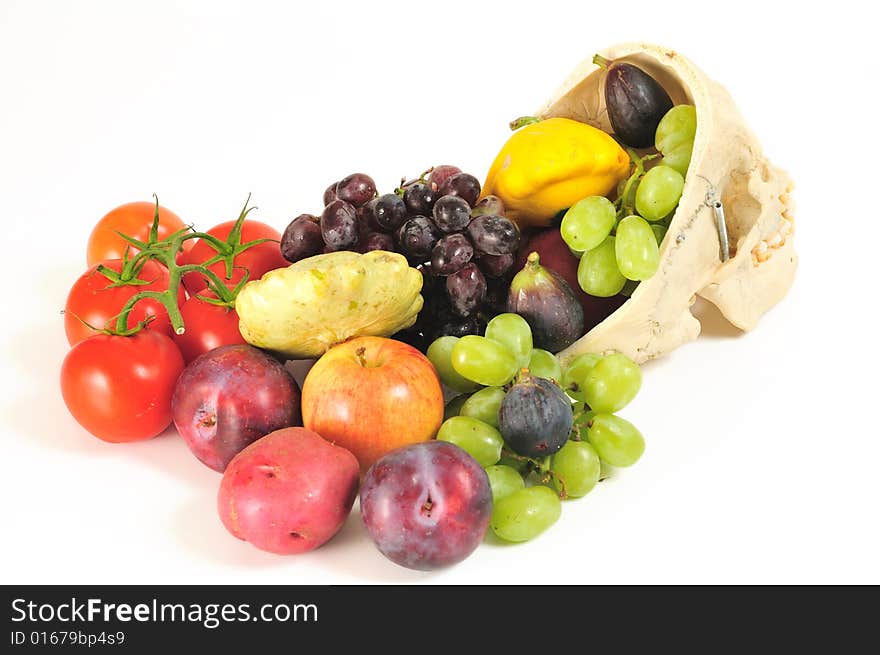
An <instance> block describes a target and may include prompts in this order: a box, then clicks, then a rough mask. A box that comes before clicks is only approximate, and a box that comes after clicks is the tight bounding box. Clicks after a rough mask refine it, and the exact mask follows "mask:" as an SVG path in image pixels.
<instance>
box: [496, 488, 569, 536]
mask: <svg viewBox="0 0 880 655" xmlns="http://www.w3.org/2000/svg"><path fill="white" fill-rule="evenodd" d="M561 514H562V503H561V502H560V501H559V496H557V495H556V492H554V491H553V490H552V489H550V488H549V487H544V486H535V487H526V488H525V489H520V490H518V491H514V492H513V493H512V494H510V495H508V496H505V497H504V498H501V499H500V500H499V501H498V502H497V503H495V507H494V508H493V509H492V521H491V526H492V531H493V532H494V533H495V534H496V535H498V537H500V538H501V539H504V540H505V541H514V542H522V541H528V540H529V539H534V538H535V537H537V536H538V535H539V534H541V533H542V532H544V530H546V529H547V528H549V527H550V526H551V525H553V524H554V523H556V521H558V520H559V516H560V515H561Z"/></svg>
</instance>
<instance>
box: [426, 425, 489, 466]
mask: <svg viewBox="0 0 880 655" xmlns="http://www.w3.org/2000/svg"><path fill="white" fill-rule="evenodd" d="M437 439H438V440H439V441H448V442H449V443H454V444H455V445H456V446H458V447H459V448H462V449H464V450H465V451H467V453H468V454H469V455H470V456H471V457H473V458H474V459H475V460H477V461H478V462H479V463H480V466H483V467H486V466H492V465H493V464H496V463H497V462H498V460H499V459H501V448H502V447H503V446H504V440H503V439H502V438H501V433H500V432H498V430H496V429H495V428H493V427H492V426H491V425H489V424H488V423H483V422H482V421H480V420H477V419H475V418H472V417H470V416H453V417H452V418H450V419H447V420H446V421H444V422H443V425H441V426H440V431H439V432H438V433H437Z"/></svg>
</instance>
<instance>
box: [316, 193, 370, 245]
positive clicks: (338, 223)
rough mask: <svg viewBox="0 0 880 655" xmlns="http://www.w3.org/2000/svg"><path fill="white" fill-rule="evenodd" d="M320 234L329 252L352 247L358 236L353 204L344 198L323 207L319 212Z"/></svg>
mask: <svg viewBox="0 0 880 655" xmlns="http://www.w3.org/2000/svg"><path fill="white" fill-rule="evenodd" d="M321 234H322V235H323V236H324V243H325V244H326V245H327V248H328V249H329V250H330V251H331V252H332V251H334V250H349V249H351V248H354V247H355V246H356V245H357V242H358V239H359V238H360V232H359V230H358V220H357V210H356V209H355V207H354V205H352V204H351V203H348V202H345V201H344V200H334V201H333V202H331V203H330V204H329V205H327V206H326V207H324V213H323V214H321Z"/></svg>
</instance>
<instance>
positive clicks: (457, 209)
mask: <svg viewBox="0 0 880 655" xmlns="http://www.w3.org/2000/svg"><path fill="white" fill-rule="evenodd" d="M432 216H433V217H434V223H435V224H436V225H437V227H438V228H439V229H440V231H441V232H446V233H447V234H448V233H450V232H461V231H462V230H463V229H465V228H466V227H467V226H468V223H470V222H471V206H470V205H469V204H467V201H465V199H464V198H459V197H458V196H443V197H442V198H439V199H438V200H437V202H436V203H434V210H433V212H432Z"/></svg>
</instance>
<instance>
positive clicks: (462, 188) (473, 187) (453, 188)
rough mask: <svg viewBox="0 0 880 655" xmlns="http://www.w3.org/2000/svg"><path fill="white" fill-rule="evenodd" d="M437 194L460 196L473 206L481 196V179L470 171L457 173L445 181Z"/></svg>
mask: <svg viewBox="0 0 880 655" xmlns="http://www.w3.org/2000/svg"><path fill="white" fill-rule="evenodd" d="M437 195H438V197H440V196H459V197H460V198H464V200H465V202H467V204H468V205H469V206H471V207H473V206H474V205H476V204H477V198H479V197H480V181H479V180H478V179H477V178H475V177H474V176H473V175H470V174H468V173H456V174H455V175H452V176H450V177H448V178H446V179H445V180H444V181H443V184H441V185H440V190H439V191H438V192H437Z"/></svg>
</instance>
